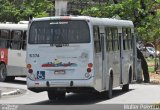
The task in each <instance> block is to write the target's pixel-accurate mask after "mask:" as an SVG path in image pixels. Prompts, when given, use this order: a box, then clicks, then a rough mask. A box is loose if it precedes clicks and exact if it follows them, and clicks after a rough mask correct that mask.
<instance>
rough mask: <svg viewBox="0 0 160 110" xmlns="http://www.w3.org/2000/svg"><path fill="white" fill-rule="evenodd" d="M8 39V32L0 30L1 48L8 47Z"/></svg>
mask: <svg viewBox="0 0 160 110" xmlns="http://www.w3.org/2000/svg"><path fill="white" fill-rule="evenodd" d="M9 38H10V31H9V30H0V47H1V48H8V47H9Z"/></svg>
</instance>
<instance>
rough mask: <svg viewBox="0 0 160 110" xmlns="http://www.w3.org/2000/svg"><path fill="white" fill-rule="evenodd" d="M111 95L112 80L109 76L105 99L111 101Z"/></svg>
mask: <svg viewBox="0 0 160 110" xmlns="http://www.w3.org/2000/svg"><path fill="white" fill-rule="evenodd" d="M112 94H113V78H112V77H111V76H110V77H109V86H108V91H106V96H107V99H111V98H112Z"/></svg>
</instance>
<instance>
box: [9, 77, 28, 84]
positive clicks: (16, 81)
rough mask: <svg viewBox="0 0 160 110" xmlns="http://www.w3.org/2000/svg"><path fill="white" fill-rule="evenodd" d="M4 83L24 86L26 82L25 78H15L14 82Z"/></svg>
mask: <svg viewBox="0 0 160 110" xmlns="http://www.w3.org/2000/svg"><path fill="white" fill-rule="evenodd" d="M6 83H12V84H21V85H26V80H25V78H20V79H18V78H16V79H15V80H14V81H10V82H6Z"/></svg>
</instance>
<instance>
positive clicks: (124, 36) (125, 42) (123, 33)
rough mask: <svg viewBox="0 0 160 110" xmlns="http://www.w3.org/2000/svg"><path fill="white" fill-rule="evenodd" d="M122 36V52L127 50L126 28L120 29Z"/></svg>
mask: <svg viewBox="0 0 160 110" xmlns="http://www.w3.org/2000/svg"><path fill="white" fill-rule="evenodd" d="M122 35H123V50H127V49H128V44H127V30H126V28H123V29H122Z"/></svg>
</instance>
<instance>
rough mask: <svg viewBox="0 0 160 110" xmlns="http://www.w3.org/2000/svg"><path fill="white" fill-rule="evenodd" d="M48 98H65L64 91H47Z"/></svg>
mask: <svg viewBox="0 0 160 110" xmlns="http://www.w3.org/2000/svg"><path fill="white" fill-rule="evenodd" d="M48 98H49V100H62V99H64V98H65V92H62V91H48Z"/></svg>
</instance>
